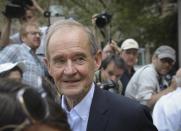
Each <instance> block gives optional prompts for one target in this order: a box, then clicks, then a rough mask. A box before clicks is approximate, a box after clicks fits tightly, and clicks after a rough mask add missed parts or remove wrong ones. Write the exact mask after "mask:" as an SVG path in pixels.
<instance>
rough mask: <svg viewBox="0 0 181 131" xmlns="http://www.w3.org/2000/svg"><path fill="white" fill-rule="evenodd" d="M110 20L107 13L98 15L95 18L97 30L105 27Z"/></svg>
mask: <svg viewBox="0 0 181 131" xmlns="http://www.w3.org/2000/svg"><path fill="white" fill-rule="evenodd" d="M111 18H112V15H111V14H109V13H107V12H103V13H101V14H98V15H97V16H96V21H95V23H96V26H97V27H99V28H103V27H105V26H106V25H107V24H109V23H110V22H111Z"/></svg>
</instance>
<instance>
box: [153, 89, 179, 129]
mask: <svg viewBox="0 0 181 131" xmlns="http://www.w3.org/2000/svg"><path fill="white" fill-rule="evenodd" d="M153 123H154V124H155V126H156V127H157V128H158V130H159V131H181V87H178V88H177V89H176V90H175V91H173V92H171V93H168V94H167V95H165V96H162V97H161V98H160V99H159V100H158V102H157V103H156V105H155V107H154V110H153Z"/></svg>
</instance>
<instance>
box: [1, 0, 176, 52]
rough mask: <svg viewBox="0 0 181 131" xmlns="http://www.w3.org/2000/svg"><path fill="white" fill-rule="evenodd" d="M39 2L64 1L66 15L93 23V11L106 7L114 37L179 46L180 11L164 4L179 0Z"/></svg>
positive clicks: (43, 0)
mask: <svg viewBox="0 0 181 131" xmlns="http://www.w3.org/2000/svg"><path fill="white" fill-rule="evenodd" d="M5 1H6V0H1V2H0V7H1V11H2V10H3V9H4V6H5ZM37 2H38V3H39V4H40V6H41V7H43V8H44V9H45V10H46V9H48V7H49V4H54V3H56V4H57V3H58V4H60V5H63V7H64V12H65V16H66V17H73V18H75V19H76V20H78V21H80V22H82V23H83V24H86V25H88V26H90V27H93V25H92V22H91V18H92V16H93V15H94V14H99V13H101V12H102V11H107V12H109V13H111V14H112V21H111V35H112V38H113V39H114V40H116V41H122V40H124V39H126V38H128V37H132V38H135V39H136V40H137V41H138V42H139V43H140V45H141V46H142V47H144V45H145V44H151V43H153V45H154V46H155V47H157V46H158V45H160V44H167V45H171V46H173V47H175V48H177V11H174V10H173V9H175V8H174V7H172V8H171V10H170V8H169V9H168V10H166V11H163V9H165V5H174V4H176V0H37ZM163 3H166V4H163ZM166 7H167V6H166ZM169 7H170V6H169ZM168 12H169V13H168ZM42 19H43V18H42ZM45 22H47V21H45Z"/></svg>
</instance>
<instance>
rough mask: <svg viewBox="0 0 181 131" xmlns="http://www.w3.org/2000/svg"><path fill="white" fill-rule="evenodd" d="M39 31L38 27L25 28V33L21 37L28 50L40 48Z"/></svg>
mask: <svg viewBox="0 0 181 131" xmlns="http://www.w3.org/2000/svg"><path fill="white" fill-rule="evenodd" d="M40 35H41V33H40V31H39V29H38V27H36V26H32V25H29V26H27V27H26V33H25V35H24V36H23V37H22V40H23V42H25V43H26V44H27V45H28V46H29V47H30V48H32V49H37V48H38V47H39V46H40Z"/></svg>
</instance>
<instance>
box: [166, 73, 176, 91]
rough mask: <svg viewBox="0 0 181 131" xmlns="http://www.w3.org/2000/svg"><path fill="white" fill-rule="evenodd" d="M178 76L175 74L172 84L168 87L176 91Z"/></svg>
mask: <svg viewBox="0 0 181 131" xmlns="http://www.w3.org/2000/svg"><path fill="white" fill-rule="evenodd" d="M175 78H176V77H175V76H173V78H172V80H171V83H170V86H169V87H168V88H170V90H171V91H174V90H175V89H176V88H177V82H176V79H175Z"/></svg>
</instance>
